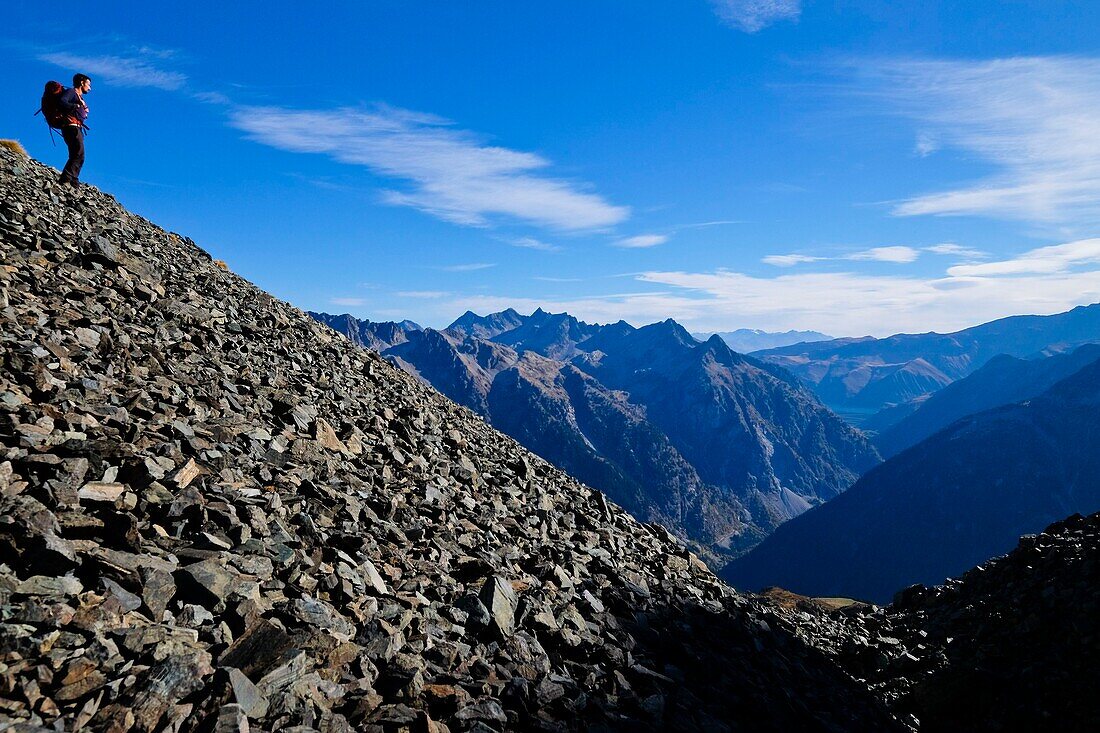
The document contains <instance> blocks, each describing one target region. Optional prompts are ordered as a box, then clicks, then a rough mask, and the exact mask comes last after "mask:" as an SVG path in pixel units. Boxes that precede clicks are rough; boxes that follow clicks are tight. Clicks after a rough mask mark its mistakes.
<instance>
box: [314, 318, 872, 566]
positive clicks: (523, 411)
mask: <svg viewBox="0 0 1100 733" xmlns="http://www.w3.org/2000/svg"><path fill="white" fill-rule="evenodd" d="M311 315H313V316H314V318H316V319H318V320H320V321H322V322H324V323H327V324H328V325H330V326H332V327H333V328H335V329H336V330H338V331H340V332H342V333H345V334H347V335H349V336H350V337H352V338H353V340H356V341H357V343H360V344H362V345H364V346H366V347H367V348H371V349H373V350H375V351H378V352H379V353H381V354H382V355H383V356H385V357H386V358H387V359H388V360H390V361H391V362H393V363H394V364H397V365H399V366H400V367H402V368H403V369H405V370H406V371H408V372H410V373H412V374H414V375H416V376H418V377H419V378H421V379H422V380H423V381H425V382H428V383H429V384H431V385H432V386H434V387H435V388H436V389H438V390H439V391H441V392H443V393H444V394H445V395H447V396H448V397H450V398H451V399H453V400H454V401H456V402H458V403H459V404H462V405H465V406H467V407H469V408H470V409H472V410H474V411H475V412H477V413H479V414H481V415H483V416H485V417H486V418H487V419H488V420H489V421H490V422H491V423H492V424H493V425H494V426H495V427H497V428H498V429H501V430H503V431H504V432H506V433H508V434H510V435H512V436H513V437H515V438H516V439H517V440H519V441H520V442H521V443H522V444H523V445H525V446H526V447H528V448H530V449H531V450H534V451H535V452H537V453H539V454H540V455H542V456H543V457H545V458H547V459H548V460H550V461H552V462H554V463H556V464H557V465H559V466H561V467H562V468H564V469H565V470H567V471H568V472H570V473H571V474H572V475H574V476H576V477H577V478H579V479H581V480H583V481H585V482H586V483H589V484H590V485H592V486H594V487H596V488H599V489H601V490H602V491H604V492H605V493H606V494H607V495H608V496H609V497H610V498H612V499H613V500H614V501H616V502H617V503H620V504H621V505H622V506H624V507H625V508H627V509H628V510H630V511H631V512H632V513H634V514H635V515H636V516H639V517H640V518H643V519H645V520H647V521H655V522H659V523H661V524H663V525H665V526H666V527H668V528H670V529H671V530H672V531H673V532H675V533H677V534H679V535H680V536H681V537H684V538H685V539H687V540H689V541H690V542H692V543H693V546H695V547H696V548H697V549H698V550H699V551H700V553H701V554H702V555H703V556H704V557H706V558H707V559H708V561H711V562H715V563H718V562H719V558H722V557H727V558H728V557H732V556H735V555H736V554H738V553H740V552H743V551H744V550H745V549H747V548H748V547H750V546H752V545H753V544H755V543H756V542H758V541H760V540H761V539H762V538H763V537H764V536H766V535H767V534H768V533H769V532H771V531H772V530H773V529H774V528H775V527H776V526H778V525H779V524H781V523H782V522H784V521H786V520H787V519H790V518H791V517H793V516H797V515H798V514H800V513H801V512H803V511H805V510H806V509H808V508H810V507H812V506H815V505H817V504H819V503H821V502H823V501H826V500H828V499H830V498H831V497H833V496H835V495H836V494H837V493H839V492H841V491H843V490H844V489H845V488H847V486H849V485H850V484H851V483H852V482H853V481H855V479H856V478H858V476H859V475H860V474H861V473H862V472H863V471H865V470H866V469H867V468H870V467H871V466H873V465H875V463H877V462H878V454H877V452H876V451H875V450H874V448H873V447H872V446H871V445H870V443H869V442H868V441H867V440H866V438H865V437H864V436H862V435H861V434H859V433H858V432H857V431H855V430H853V429H852V428H851V427H849V426H848V425H846V424H845V423H844V422H843V421H842V420H840V419H839V418H838V417H836V416H835V415H833V414H832V413H830V412H829V411H828V410H827V409H826V408H824V407H823V406H822V405H821V404H820V403H819V402H818V400H817V399H816V398H814V397H813V395H812V394H811V393H809V392H808V391H807V390H805V389H804V388H803V387H802V386H801V385H800V384H799V383H798V381H797V380H796V379H795V378H794V377H793V376H791V375H789V374H788V373H786V372H785V371H783V370H782V369H778V368H776V367H774V366H771V365H765V364H762V363H760V362H758V361H756V360H755V359H753V358H751V357H747V356H744V355H741V354H738V353H736V352H734V351H733V350H732V349H730V347H729V346H728V345H727V344H726V343H725V342H724V341H723V340H722V339H721V338H719V337H717V336H715V337H712V338H711V339H709V340H708V341H706V342H705V343H700V342H699V341H697V340H696V339H694V338H693V337H692V336H691V334H689V333H688V332H687V331H686V330H685V329H684V328H683V327H682V326H680V325H679V324H678V323H676V322H675V321H672V320H671V319H670V320H667V321H664V322H662V323H656V324H651V325H649V326H645V327H643V328H635V327H633V326H631V325H630V324H628V323H626V322H625V321H620V322H618V323H613V324H608V325H594V324H588V323H585V322H584V321H580V320H578V319H577V318H575V317H573V316H571V315H569V314H567V313H547V312H546V311H543V310H541V309H539V310H536V311H535V312H534V313H532V314H531V315H529V316H523V315H520V314H519V313H517V312H516V311H514V310H506V311H502V312H500V313H493V314H489V315H486V316H479V315H477V314H475V313H472V312H467V313H465V314H463V315H462V316H461V317H459V318H458V319H457V320H455V322H454V323H452V324H451V325H450V326H448V327H447V328H445V329H443V330H441V331H436V330H434V329H430V328H429V329H421V330H410V329H405V328H399V327H397V325H396V324H381V323H370V322H365V321H358V320H357V319H354V318H352V317H351V316H346V315H344V316H331V315H327V314H311Z"/></svg>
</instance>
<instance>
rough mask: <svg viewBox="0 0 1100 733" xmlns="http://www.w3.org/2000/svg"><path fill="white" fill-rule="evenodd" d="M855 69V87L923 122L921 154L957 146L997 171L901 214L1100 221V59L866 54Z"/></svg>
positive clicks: (924, 198) (1080, 223)
mask: <svg viewBox="0 0 1100 733" xmlns="http://www.w3.org/2000/svg"><path fill="white" fill-rule="evenodd" d="M853 73H854V75H855V77H856V79H857V82H856V85H857V90H858V91H860V92H862V93H864V94H867V95H869V96H870V98H872V99H874V100H878V101H879V102H880V103H883V104H885V105H886V107H887V108H888V109H890V110H891V111H894V112H897V113H900V114H902V115H904V116H907V117H910V118H912V119H914V120H916V121H917V122H918V123H919V124H920V125H921V127H922V129H923V131H922V133H921V136H922V139H923V140H924V141H925V142H924V143H923V144H922V143H921V142H919V141H918V153H926V154H931V153H932V152H933V151H934V150H935V149H936V147H937V146H938V147H941V148H956V149H960V150H964V151H966V152H968V153H971V154H973V155H976V156H978V157H980V158H982V159H984V160H985V161H987V162H989V163H991V164H992V165H993V166H994V167H995V168H996V172H995V173H994V174H993V175H991V176H989V177H987V178H984V179H981V180H977V181H973V182H971V183H968V184H964V185H961V186H959V187H957V188H951V189H948V190H943V191H937V192H932V193H928V194H924V195H920V196H915V197H913V198H910V199H908V200H905V201H903V202H901V203H899V204H897V205H896V206H895V208H894V210H893V211H894V214H896V215H898V216H921V215H933V216H950V215H979V216H988V217H994V218H1005V219H1015V220H1023V221H1028V222H1033V223H1036V224H1042V225H1048V226H1050V225H1068V226H1075V227H1084V226H1088V225H1095V224H1097V223H1100V145H1097V144H1096V141H1097V140H1098V139H1100V59H1097V58H1092V57H1083V56H1047V57H1020V58H1006V59H996V60H992V61H941V60H912V59H910V60H904V59H903V60H889V59H870V60H869V59H863V60H861V61H860V62H859V63H858V64H854V65H853Z"/></svg>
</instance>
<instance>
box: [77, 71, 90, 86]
mask: <svg viewBox="0 0 1100 733" xmlns="http://www.w3.org/2000/svg"><path fill="white" fill-rule="evenodd" d="M91 80H92V78H91V77H90V76H87V75H85V74H73V86H74V87H78V86H80V85H81V84H83V83H84V82H86V81H91Z"/></svg>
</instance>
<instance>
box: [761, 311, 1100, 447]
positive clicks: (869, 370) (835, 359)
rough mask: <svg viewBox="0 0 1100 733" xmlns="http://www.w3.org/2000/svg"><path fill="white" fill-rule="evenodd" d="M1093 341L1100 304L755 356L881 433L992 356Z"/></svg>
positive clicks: (1098, 333) (1098, 338) (1099, 338)
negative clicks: (942, 331)
mask: <svg viewBox="0 0 1100 733" xmlns="http://www.w3.org/2000/svg"><path fill="white" fill-rule="evenodd" d="M1095 342H1100V304H1093V305H1088V306H1079V307H1077V308H1074V309H1073V310H1071V311H1068V312H1066V313H1059V314H1056V315H1050V316H1011V317H1008V318H1002V319H999V320H996V321H991V322H989V323H984V324H981V325H978V326H973V327H971V328H966V329H963V330H961V331H955V332H953V333H947V334H940V333H922V334H896V335H894V336H890V337H887V338H881V339H879V338H871V337H864V338H842V339H836V340H833V341H825V342H819V343H813V344H795V345H792V346H784V347H780V348H775V349H768V350H765V351H758V352H755V353H754V354H753V356H754V357H756V358H758V359H760V360H761V361H765V362H768V363H771V364H776V365H779V366H782V367H784V368H786V369H789V370H790V371H791V372H793V373H794V374H795V375H797V376H798V378H799V379H801V380H802V382H803V383H804V384H806V385H807V386H808V387H809V388H810V389H812V390H813V391H814V393H815V394H817V396H818V397H819V398H820V399H821V401H822V402H824V403H825V404H826V405H828V406H829V407H830V408H831V409H833V410H834V411H836V412H837V413H839V414H841V415H843V416H844V417H846V418H847V419H849V420H850V421H852V422H853V423H854V424H857V425H864V424H869V425H872V426H873V427H874V428H875V429H876V430H884V429H885V428H887V427H889V426H890V425H891V424H893V423H894V422H897V421H898V420H901V419H902V418H904V417H905V416H906V415H908V414H909V413H911V412H912V411H913V410H915V409H916V407H917V406H918V405H919V404H920V400H921V399H922V398H924V397H927V395H929V394H931V393H933V392H936V391H938V390H940V389H942V388H943V387H946V386H947V385H948V384H950V383H951V382H954V381H956V380H958V379H960V378H962V377H965V376H967V375H968V374H971V373H972V372H974V371H975V370H977V369H979V368H981V367H982V366H983V365H985V364H986V362H988V361H989V360H990V359H992V358H993V357H995V356H999V355H1002V354H1007V355H1009V356H1014V357H1017V358H1025V359H1026V358H1033V357H1036V356H1042V355H1049V354H1053V353H1059V352H1065V351H1070V350H1072V349H1074V348H1075V347H1077V346H1080V345H1082V344H1086V343H1095Z"/></svg>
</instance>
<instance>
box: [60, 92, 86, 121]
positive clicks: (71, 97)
mask: <svg viewBox="0 0 1100 733" xmlns="http://www.w3.org/2000/svg"><path fill="white" fill-rule="evenodd" d="M57 106H58V107H60V108H61V111H62V112H64V113H65V114H69V115H75V114H76V112H77V110H79V109H82V108H83V107H84V105H83V103H82V100H81V99H80V97H79V95H77V93H76V90H75V89H72V88H69V89H66V90H65V91H63V92H61V97H60V98H59V99H58V100H57Z"/></svg>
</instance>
